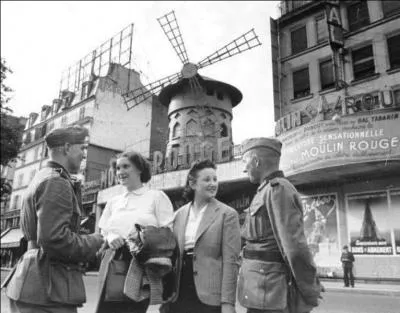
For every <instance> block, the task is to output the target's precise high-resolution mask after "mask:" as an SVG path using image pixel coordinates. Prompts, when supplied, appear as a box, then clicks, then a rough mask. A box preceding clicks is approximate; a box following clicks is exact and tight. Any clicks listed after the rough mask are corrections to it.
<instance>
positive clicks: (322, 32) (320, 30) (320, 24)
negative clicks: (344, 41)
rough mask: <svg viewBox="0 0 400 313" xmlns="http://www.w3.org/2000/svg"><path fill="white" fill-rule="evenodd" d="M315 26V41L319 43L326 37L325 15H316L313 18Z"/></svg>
mask: <svg viewBox="0 0 400 313" xmlns="http://www.w3.org/2000/svg"><path fill="white" fill-rule="evenodd" d="M315 26H316V28H317V43H321V42H323V41H325V40H327V39H328V24H327V23H326V19H325V15H320V16H317V18H316V19H315Z"/></svg>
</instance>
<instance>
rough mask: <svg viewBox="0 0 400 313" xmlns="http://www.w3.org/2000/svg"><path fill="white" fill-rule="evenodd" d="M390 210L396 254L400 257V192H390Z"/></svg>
mask: <svg viewBox="0 0 400 313" xmlns="http://www.w3.org/2000/svg"><path fill="white" fill-rule="evenodd" d="M390 209H391V213H392V219H391V220H392V221H393V232H394V242H395V249H396V254H397V255H400V222H399V221H400V190H392V191H390Z"/></svg>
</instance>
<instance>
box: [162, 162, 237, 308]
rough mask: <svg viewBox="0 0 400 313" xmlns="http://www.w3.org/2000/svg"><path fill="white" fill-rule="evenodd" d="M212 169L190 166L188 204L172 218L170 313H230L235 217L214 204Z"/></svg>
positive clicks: (233, 290) (233, 292) (202, 164)
mask: <svg viewBox="0 0 400 313" xmlns="http://www.w3.org/2000/svg"><path fill="white" fill-rule="evenodd" d="M217 190H218V181H217V174H216V167H215V165H214V164H213V163H212V162H211V161H209V160H205V161H201V162H196V163H195V164H194V165H193V166H192V167H191V169H190V170H189V173H188V176H187V180H186V187H185V192H184V196H185V198H186V199H187V200H189V203H187V204H186V205H184V206H183V207H181V208H180V209H179V210H178V211H177V212H176V215H175V220H174V234H175V236H176V238H177V241H178V245H179V251H180V252H179V258H178V260H177V273H176V281H177V293H176V295H175V297H173V298H172V301H171V303H169V309H168V311H169V312H170V313H187V312H191V313H200V312H201V313H214V312H218V313H220V312H222V313H233V312H235V300H236V281H237V274H238V267H239V262H238V259H239V253H240V229H239V217H238V214H237V212H236V211H235V210H234V209H233V208H231V207H229V206H227V205H225V204H223V203H222V202H220V201H218V200H216V199H215V196H216V194H217Z"/></svg>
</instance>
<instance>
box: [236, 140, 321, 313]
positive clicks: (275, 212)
mask: <svg viewBox="0 0 400 313" xmlns="http://www.w3.org/2000/svg"><path fill="white" fill-rule="evenodd" d="M281 147H282V144H281V142H280V141H278V140H276V139H273V138H252V139H248V140H246V141H245V142H244V143H243V144H242V153H243V161H244V164H245V165H244V166H245V168H244V172H246V173H247V174H248V176H249V179H250V182H251V183H254V184H259V185H260V186H259V187H258V189H257V193H256V195H255V196H254V198H253V201H252V202H251V205H250V207H249V208H248V209H247V210H246V220H245V223H244V225H243V228H242V237H243V238H244V240H245V246H244V248H243V262H242V266H241V269H240V274H239V282H238V298H239V302H240V303H241V304H242V305H243V306H244V307H246V308H247V309H248V310H247V312H248V313H267V312H274V313H278V312H279V313H280V312H285V313H286V312H290V313H292V312H296V313H305V312H310V311H311V309H312V308H313V307H315V306H317V305H318V298H319V296H320V291H321V286H320V284H319V281H318V278H317V272H316V266H315V264H314V261H313V258H312V255H311V252H310V250H309V248H308V246H307V240H306V238H305V235H304V226H303V211H302V204H301V201H300V198H299V195H298V193H297V191H296V189H295V187H294V186H293V185H292V184H291V183H290V182H289V181H288V180H287V179H286V178H285V177H284V175H283V172H282V171H280V170H279V160H280V155H281Z"/></svg>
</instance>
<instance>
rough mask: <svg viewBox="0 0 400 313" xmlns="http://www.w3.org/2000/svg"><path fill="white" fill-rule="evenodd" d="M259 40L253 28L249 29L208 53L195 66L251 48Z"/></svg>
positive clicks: (220, 59) (216, 60) (201, 66)
mask: <svg viewBox="0 0 400 313" xmlns="http://www.w3.org/2000/svg"><path fill="white" fill-rule="evenodd" d="M260 45H261V42H260V40H259V39H258V36H257V35H256V33H255V31H254V28H253V29H251V30H249V31H248V32H247V33H245V34H243V35H242V36H240V37H238V38H236V39H234V40H233V41H231V42H230V43H228V44H227V45H225V46H224V47H222V48H221V49H218V50H217V51H216V52H214V53H213V54H211V55H209V56H208V57H206V58H204V59H203V60H201V61H200V62H199V63H198V64H197V67H198V68H199V69H200V68H203V67H206V66H209V65H211V64H214V63H217V62H219V61H222V60H224V59H227V58H230V57H232V56H234V55H235V54H239V53H242V52H244V51H246V50H250V49H253V48H255V47H257V46H260Z"/></svg>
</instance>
